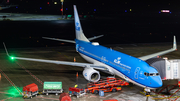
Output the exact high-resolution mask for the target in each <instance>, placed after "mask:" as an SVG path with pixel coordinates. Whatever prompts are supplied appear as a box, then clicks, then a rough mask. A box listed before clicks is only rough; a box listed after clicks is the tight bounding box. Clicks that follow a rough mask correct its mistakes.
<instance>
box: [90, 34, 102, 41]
mask: <svg viewBox="0 0 180 101" xmlns="http://www.w3.org/2000/svg"><path fill="white" fill-rule="evenodd" d="M102 36H104V35H99V36H94V37H91V38H88V40H89V41H91V40H94V39H97V38H100V37H102Z"/></svg>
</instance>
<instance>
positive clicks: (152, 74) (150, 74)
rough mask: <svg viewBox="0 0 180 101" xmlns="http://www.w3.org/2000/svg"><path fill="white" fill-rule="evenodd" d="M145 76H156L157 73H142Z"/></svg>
mask: <svg viewBox="0 0 180 101" xmlns="http://www.w3.org/2000/svg"><path fill="white" fill-rule="evenodd" d="M144 75H145V76H158V75H159V73H146V72H145V73H144Z"/></svg>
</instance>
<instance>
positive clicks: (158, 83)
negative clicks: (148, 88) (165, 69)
mask: <svg viewBox="0 0 180 101" xmlns="http://www.w3.org/2000/svg"><path fill="white" fill-rule="evenodd" d="M162 85H163V83H162V80H161V79H160V80H158V82H156V83H155V86H156V88H159V87H162Z"/></svg>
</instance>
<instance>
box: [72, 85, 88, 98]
mask: <svg viewBox="0 0 180 101" xmlns="http://www.w3.org/2000/svg"><path fill="white" fill-rule="evenodd" d="M85 94H86V92H85V90H84V89H81V88H75V87H69V95H70V96H73V95H75V96H77V98H79V97H81V96H83V95H85Z"/></svg>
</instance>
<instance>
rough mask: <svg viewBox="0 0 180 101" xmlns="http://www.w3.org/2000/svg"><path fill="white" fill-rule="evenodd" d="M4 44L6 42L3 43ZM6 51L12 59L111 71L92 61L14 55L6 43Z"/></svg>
mask: <svg viewBox="0 0 180 101" xmlns="http://www.w3.org/2000/svg"><path fill="white" fill-rule="evenodd" d="M3 44H4V43H3ZM4 47H5V51H6V53H7V55H8V56H9V57H10V58H11V59H19V60H28V61H36V62H44V63H53V64H62V65H70V66H79V67H87V68H94V69H98V70H102V71H109V70H108V68H106V67H103V66H99V65H96V64H90V63H79V62H67V61H56V60H44V59H34V58H24V57H12V56H10V55H9V53H8V51H7V49H6V46H5V44H4Z"/></svg>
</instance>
